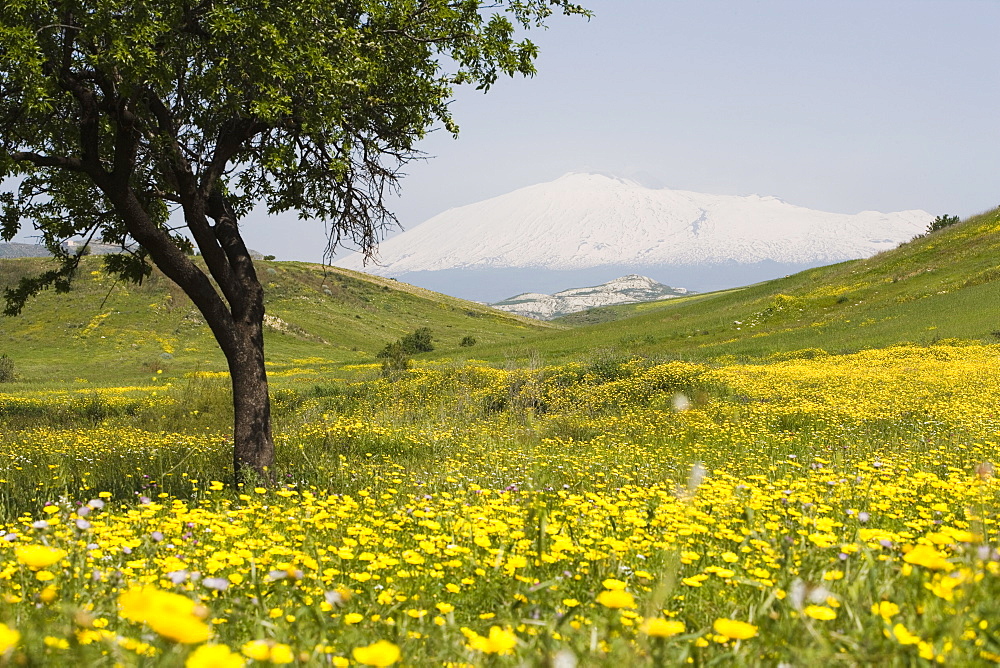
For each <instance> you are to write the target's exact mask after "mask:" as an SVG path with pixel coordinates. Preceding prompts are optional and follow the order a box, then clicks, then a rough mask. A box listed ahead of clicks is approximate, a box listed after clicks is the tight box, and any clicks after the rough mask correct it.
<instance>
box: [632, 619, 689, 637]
mask: <svg viewBox="0 0 1000 668" xmlns="http://www.w3.org/2000/svg"><path fill="white" fill-rule="evenodd" d="M684 629H685V627H684V622H680V621H677V620H675V619H663V618H662V617H657V618H656V619H649V620H647V621H646V623H644V624H643V625H642V632H643V633H645V634H646V635H648V636H653V637H654V638H669V637H671V636H675V635H678V634H680V633H684Z"/></svg>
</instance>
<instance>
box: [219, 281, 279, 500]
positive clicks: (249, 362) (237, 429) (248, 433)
mask: <svg viewBox="0 0 1000 668" xmlns="http://www.w3.org/2000/svg"><path fill="white" fill-rule="evenodd" d="M250 299H251V300H252V301H254V302H257V303H255V304H253V305H252V307H251V308H249V309H246V312H245V314H244V317H243V318H242V319H241V320H237V321H236V323H235V328H234V329H235V331H234V336H233V340H232V341H231V342H230V346H223V350H225V351H226V361H227V362H228V363H229V375H230V378H231V379H232V384H233V471H234V472H235V474H236V482H237V484H239V483H241V482H246V481H247V475H248V474H250V475H252V476H256V477H258V478H259V479H260V482H261V483H264V484H270V483H271V482H273V467H274V441H273V439H272V437H271V400H270V398H269V397H268V394H267V370H266V368H265V366H264V334H263V328H264V322H263V321H264V308H263V296H262V295H261V294H259V293H258V295H257V296H256V299H255V298H253V297H250Z"/></svg>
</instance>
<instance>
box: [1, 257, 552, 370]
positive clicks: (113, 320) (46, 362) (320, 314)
mask: <svg viewBox="0 0 1000 668" xmlns="http://www.w3.org/2000/svg"><path fill="white" fill-rule="evenodd" d="M49 262H50V261H49V260H44V259H34V258H32V259H16V260H0V288H2V287H4V286H9V285H12V284H14V283H15V282H16V281H17V280H18V279H19V278H20V277H21V276H24V275H28V274H32V273H38V272H39V271H41V270H43V269H44V268H45V267H46V266H47V264H48V263H49ZM258 272H259V275H260V278H261V281H262V283H263V284H264V289H265V306H266V309H267V314H268V316H270V317H275V318H278V320H276V321H271V326H268V327H267V328H266V330H265V349H266V355H267V361H268V364H269V367H270V369H271V370H272V371H275V372H282V371H284V372H288V371H289V370H292V369H295V368H304V367H310V368H311V369H312V370H313V371H314V372H318V371H320V370H326V371H331V370H335V369H337V368H339V367H341V366H344V365H349V364H356V363H368V362H374V361H375V354H376V353H377V352H378V351H379V350H380V349H381V348H382V347H384V346H385V344H387V343H389V342H390V341H394V340H396V339H398V338H400V337H401V336H403V335H405V334H408V333H410V332H412V331H413V330H414V329H417V328H419V327H429V328H430V329H431V330H432V333H433V340H434V345H435V346H436V347H437V349H438V350H439V351H442V352H444V353H446V354H447V353H450V352H452V351H458V352H470V351H474V350H475V348H461V346H460V345H459V344H460V342H461V340H462V339H463V338H464V337H466V336H472V337H474V338H475V339H476V340H477V341H478V342H481V343H484V344H490V343H500V342H503V341H514V340H520V339H522V338H524V337H526V336H528V335H529V334H534V333H537V332H539V331H545V330H551V329H555V328H556V326H553V325H548V324H546V323H541V322H537V321H533V320H528V319H526V318H520V317H517V316H512V315H510V314H506V313H502V312H499V311H495V310H492V309H489V308H487V307H485V306H482V305H480V304H475V303H472V302H467V301H464V300H461V299H456V298H453V297H448V296H446V295H440V294H437V293H433V292H430V291H428V290H422V289H420V288H415V287H413V286H409V285H406V284H403V283H397V282H396V281H392V280H390V279H383V278H378V277H374V276H367V275H364V274H359V273H356V272H352V271H348V270H342V269H336V268H330V267H322V266H319V265H313V264H307V263H300V262H258ZM0 323H2V327H0V354H2V353H6V354H8V355H9V356H10V357H11V358H12V359H13V361H14V364H15V369H16V371H17V373H18V375H19V376H20V378H21V379H22V380H24V381H26V382H29V383H70V384H73V383H74V382H77V384H78V385H80V384H83V382H84V381H86V382H89V383H94V384H98V385H100V384H107V383H113V384H118V385H122V384H131V383H143V384H144V383H146V382H148V381H149V379H150V376H151V375H156V374H157V372H158V371H160V372H162V374H161V375H163V376H166V377H172V376H181V375H183V374H185V373H189V372H194V371H222V370H225V368H226V366H225V360H224V358H223V356H222V354H221V352H220V351H219V349H218V346H217V345H216V343H215V340H214V338H213V337H212V335H211V332H210V331H209V329H208V327H207V325H206V324H205V322H204V320H203V319H202V317H201V315H200V314H199V313H198V311H197V310H196V309H195V308H194V305H193V304H192V303H191V301H190V300H189V299H188V298H187V297H186V296H185V295H184V293H183V292H182V291H181V290H180V289H179V288H178V287H177V286H176V285H175V284H174V283H173V282H172V281H170V280H169V279H167V278H166V277H164V276H163V275H162V274H160V273H159V272H154V274H153V275H152V276H151V277H150V278H149V279H147V280H146V281H145V282H144V284H143V285H141V286H137V285H124V284H121V283H116V282H115V281H114V280H112V279H111V278H110V277H108V276H107V275H106V274H104V273H103V271H102V265H101V261H100V259H99V258H85V259H84V262H83V264H82V267H81V270H80V272H79V274H78V277H77V280H76V282H75V284H74V289H73V290H72V291H71V292H69V293H67V294H55V293H52V292H46V293H43V294H41V295H39V296H38V297H37V298H36V299H34V300H32V301H31V302H29V304H28V305H27V306H26V308H25V309H24V312H23V313H22V314H21V315H20V316H18V317H14V318H4V319H3V320H0Z"/></svg>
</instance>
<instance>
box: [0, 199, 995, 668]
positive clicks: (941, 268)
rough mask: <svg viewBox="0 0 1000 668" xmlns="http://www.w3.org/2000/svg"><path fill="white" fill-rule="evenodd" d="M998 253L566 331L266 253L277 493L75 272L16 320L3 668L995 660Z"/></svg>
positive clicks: (972, 235) (169, 319)
mask: <svg viewBox="0 0 1000 668" xmlns="http://www.w3.org/2000/svg"><path fill="white" fill-rule="evenodd" d="M998 231H1000V212H997V211H994V212H990V213H987V214H984V215H983V216H979V217H977V218H973V219H971V220H968V221H965V222H963V223H960V224H958V225H956V226H954V227H951V228H947V229H945V230H942V231H940V232H936V233H934V234H932V235H929V236H927V237H924V238H921V239H918V240H915V241H913V242H911V243H909V244H905V245H903V246H901V247H900V248H898V249H896V250H894V251H891V252H888V253H884V254H882V255H880V256H878V257H875V258H872V259H869V260H864V261H857V262H849V263H842V264H839V265H835V266H832V267H824V268H820V269H814V270H811V271H808V272H804V273H802V274H797V275H795V276H791V277H787V278H784V279H780V280H777V281H770V282H767V283H762V284H759V285H754V286H749V287H746V288H741V289H736V290H730V291H726V292H720V293H713V294H706V295H696V296H692V297H689V298H683V299H675V300H667V301H663V302H656V303H650V304H639V305H632V306H627V307H614V308H611V309H604V310H600V311H598V312H590V313H585V314H580V315H578V316H573V317H568V318H564V319H562V320H561V321H559V322H557V323H555V324H554V325H550V324H544V323H536V322H532V321H527V320H524V319H519V318H515V317H511V316H508V315H505V314H501V313H497V312H494V311H491V310H489V309H487V308H486V307H483V306H480V305H475V304H471V303H469V302H463V301H461V300H457V299H452V298H449V297H444V296H441V295H436V294H433V293H429V292H427V291H423V290H420V289H417V288H411V287H409V286H405V285H402V284H398V283H396V282H394V281H390V280H385V279H375V278H371V277H365V276H363V275H360V274H356V273H351V272H343V271H340V270H330V269H323V268H322V267H317V266H313V265H305V264H300V263H268V262H261V263H259V264H258V271H259V272H260V273H261V276H262V277H263V278H264V279H265V283H266V290H267V309H268V314H269V315H271V316H274V317H276V318H278V320H273V321H271V323H272V326H271V327H269V329H268V332H267V335H266V345H267V350H268V363H269V371H270V377H271V382H272V401H273V405H274V415H275V417H274V419H275V441H276V447H277V450H278V465H277V470H276V471H275V472H274V473H275V475H276V478H277V479H278V480H280V481H281V482H280V484H278V485H276V486H274V487H271V488H264V487H259V488H257V487H250V486H247V487H238V488H233V486H232V481H231V474H230V472H229V470H228V467H229V466H230V462H231V451H230V448H231V444H230V443H229V434H230V433H231V416H232V412H231V410H232V409H231V407H230V405H229V401H230V399H229V394H228V387H227V383H228V378H227V377H226V374H225V373H224V369H225V366H224V362H223V359H222V356H221V355H220V354H219V353H218V352H217V351H216V350H215V346H214V343H213V342H212V340H211V337H210V335H209V334H208V331H207V328H206V327H205V325H204V324H203V323H202V322H201V320H200V318H199V317H198V316H197V314H195V313H194V312H193V310H192V308H191V305H190V303H189V302H188V301H187V300H186V298H185V297H183V295H181V294H179V293H178V291H177V290H176V288H173V287H172V285H171V284H170V283H169V282H168V281H167V280H166V279H164V278H162V277H158V276H156V275H154V277H153V278H152V279H151V280H150V281H149V282H147V284H145V285H143V286H141V287H137V286H129V287H127V288H126V287H123V286H120V285H115V284H114V283H113V282H112V281H110V280H109V279H108V278H107V277H106V276H105V275H104V274H103V273H102V272H101V269H100V263H99V259H97V258H88V259H87V263H86V265H85V267H84V270H83V271H82V272H81V274H80V276H79V279H80V280H79V289H78V290H77V291H75V292H72V293H70V294H68V295H55V294H45V295H43V296H42V297H41V298H40V299H38V300H37V301H35V302H33V303H32V304H31V305H30V306H29V308H27V309H26V310H25V313H24V315H23V316H22V317H20V318H17V319H7V320H4V321H3V329H2V330H0V354H2V353H6V354H7V355H8V356H9V358H10V359H11V360H12V361H13V364H14V370H15V373H16V374H17V377H16V378H15V380H14V381H13V382H9V383H2V384H0V427H2V428H0V450H2V451H3V454H4V462H5V464H4V465H3V466H2V467H0V531H2V534H0V596H2V597H3V600H2V602H0V665H5V664H10V665H51V666H62V665H68V664H71V663H77V664H79V665H86V666H91V665H93V666H116V665H123V666H186V667H189V668H206V667H208V666H241V665H246V666H270V665H300V666H331V665H333V666H348V665H375V666H378V665H410V666H467V665H468V666H480V665H490V666H492V665H495V666H525V665H526V666H565V667H569V666H612V665H618V666H626V665H627V666H674V665H688V664H690V665H698V666H708V665H747V666H753V665H761V666H775V665H787V666H812V665H820V664H823V663H827V664H831V665H843V666H855V665H857V666H864V665H872V664H876V663H881V664H884V665H887V666H897V665H898V666H920V665H956V666H966V665H992V664H994V663H996V662H1000V630H998V629H1000V627H998V626H997V619H998V615H1000V553H998V551H997V546H998V545H1000V524H998V523H1000V484H998V482H997V479H996V476H995V475H994V466H995V465H996V464H997V463H1000V413H998V412H997V410H996V406H997V405H998V402H1000V343H998V341H997V336H998V335H997V334H996V333H995V332H997V331H998V330H1000V324H998V322H997V320H998V317H997V314H998V308H997V306H998V304H997V299H998V296H997V294H998V291H997V282H996V279H997V278H1000V269H998V268H997V262H996V258H997V257H1000V255H998V251H1000V248H998V246H1000V236H998ZM41 262H42V261H40V260H17V261H3V262H0V284H4V283H7V284H9V283H10V282H11V281H13V280H15V279H16V278H17V277H19V276H21V275H24V274H25V273H26V272H28V271H31V270H35V269H37V268H39V266H40V263H41ZM421 327H427V328H429V329H430V330H431V332H432V336H433V343H434V346H435V350H433V351H431V352H427V353H422V354H420V355H417V356H415V359H414V364H413V366H412V368H410V369H409V370H405V371H394V372H386V373H384V372H383V370H382V368H381V363H380V360H379V359H378V358H377V357H376V355H377V353H378V352H379V351H380V350H381V349H382V348H383V347H385V345H386V344H387V343H390V342H392V341H394V340H396V339H398V338H400V337H402V336H404V335H406V334H408V333H411V332H413V331H414V330H415V329H417V328H421ZM466 337H472V338H474V339H475V340H476V342H475V345H471V346H470V345H464V346H463V345H461V343H462V340H463V339H465V338H466ZM467 343H468V342H467Z"/></svg>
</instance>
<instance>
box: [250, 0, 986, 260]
mask: <svg viewBox="0 0 1000 668" xmlns="http://www.w3.org/2000/svg"><path fill="white" fill-rule="evenodd" d="M580 1H581V2H583V3H584V4H585V5H587V6H588V7H591V8H592V9H593V10H594V11H595V12H596V16H595V17H594V18H593V19H592V20H591V21H589V22H588V21H585V20H582V19H579V18H563V17H559V18H558V19H556V20H554V21H552V25H551V28H550V29H549V30H547V31H544V32H540V31H535V32H534V34H533V39H535V41H536V42H537V43H538V44H539V45H540V47H541V56H540V58H539V60H538V69H539V74H538V76H536V77H534V78H533V79H517V80H501V81H500V82H498V84H497V85H496V86H495V87H494V89H493V90H491V91H490V93H489V94H487V95H483V94H482V93H480V92H477V91H474V90H462V91H460V93H459V96H458V99H457V100H456V102H455V103H454V107H453V108H454V112H455V116H456V118H457V120H458V122H459V124H460V125H461V127H462V132H461V136H460V137H459V139H457V140H453V139H452V138H451V137H450V136H449V135H447V134H446V133H444V132H443V131H441V132H437V133H434V134H433V135H432V136H431V137H430V138H428V139H427V140H426V142H425V143H424V146H423V148H424V150H426V151H427V152H428V153H429V154H431V155H433V156H436V157H434V158H433V159H431V160H429V161H427V162H425V163H414V164H412V165H410V167H409V168H408V170H407V171H408V173H409V175H408V177H407V178H406V179H404V180H403V183H402V186H403V190H402V196H401V197H400V198H399V199H398V200H396V201H395V205H396V206H395V210H396V211H397V213H398V214H399V218H400V221H401V223H402V224H403V225H404V226H406V227H413V226H415V225H417V224H418V223H420V222H422V221H424V220H426V219H427V218H429V217H431V216H433V215H434V214H436V213H439V212H441V211H444V210H446V209H448V208H450V207H455V206H460V205H464V204H469V203H472V202H475V201H478V200H481V199H485V198H487V197H492V196H495V195H499V194H502V193H505V192H509V191H510V190H513V189H515V188H519V187H522V186H526V185H530V184H533V183H538V182H541V181H546V180H551V179H554V178H558V177H559V176H561V175H562V174H564V173H565V172H568V171H601V172H610V173H614V174H618V175H622V176H628V177H639V179H640V180H643V181H645V182H647V183H649V184H655V185H662V186H668V187H672V188H680V189H687V190H695V191H701V192H709V193H717V194H732V195H744V194H751V193H757V194H761V195H774V196H777V197H780V198H782V199H784V200H786V201H788V202H791V203H793V204H798V205H801V206H806V207H810V208H816V209H822V210H827V211H835V212H842V213H855V212H858V211H861V210H866V209H873V210H880V211H895V210H901V209H925V210H927V211H929V212H931V213H933V214H941V213H949V214H958V215H962V216H966V215H970V214H973V213H977V212H979V211H982V210H985V209H988V208H992V207H994V206H997V205H998V204H1000V123H998V122H997V118H998V117H1000V59H998V53H1000V51H998V48H997V35H998V34H1000V1H997V0H825V1H820V0H580ZM244 229H245V234H246V236H247V237H248V240H249V243H250V245H251V247H253V248H256V249H259V250H261V251H262V252H265V253H274V254H275V255H277V256H278V257H279V258H281V259H301V260H319V259H320V258H321V255H322V248H323V245H324V239H323V232H322V229H321V226H320V225H319V224H317V223H309V222H302V221H297V220H296V219H295V216H294V215H287V216H282V217H280V218H277V219H274V218H271V219H268V218H267V217H266V216H264V215H254V216H252V217H251V218H250V219H249V220H248V221H246V224H245V228H244Z"/></svg>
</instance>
